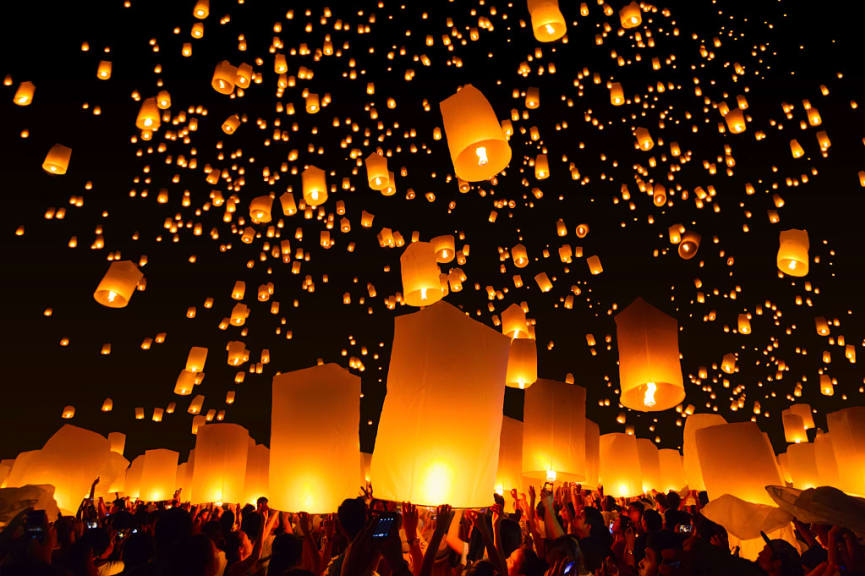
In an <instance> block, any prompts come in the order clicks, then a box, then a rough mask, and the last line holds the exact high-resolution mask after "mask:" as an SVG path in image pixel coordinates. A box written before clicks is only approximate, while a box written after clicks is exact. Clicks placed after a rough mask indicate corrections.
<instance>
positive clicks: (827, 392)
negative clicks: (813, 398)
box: [820, 374, 835, 396]
mask: <svg viewBox="0 0 865 576" xmlns="http://www.w3.org/2000/svg"><path fill="white" fill-rule="evenodd" d="M820 394H822V395H823V396H834V395H835V383H834V382H833V381H832V377H831V376H829V375H828V374H820Z"/></svg>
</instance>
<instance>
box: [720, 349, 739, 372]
mask: <svg viewBox="0 0 865 576" xmlns="http://www.w3.org/2000/svg"><path fill="white" fill-rule="evenodd" d="M721 370H722V371H723V372H724V373H725V374H732V373H733V372H735V371H736V355H735V354H733V353H732V352H730V353H728V354H724V357H723V358H721Z"/></svg>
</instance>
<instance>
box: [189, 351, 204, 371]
mask: <svg viewBox="0 0 865 576" xmlns="http://www.w3.org/2000/svg"><path fill="white" fill-rule="evenodd" d="M205 362H207V348H202V347H200V346H193V347H191V348H190V349H189V354H187V355H186V369H187V370H189V371H190V372H201V371H203V370H204V364H205Z"/></svg>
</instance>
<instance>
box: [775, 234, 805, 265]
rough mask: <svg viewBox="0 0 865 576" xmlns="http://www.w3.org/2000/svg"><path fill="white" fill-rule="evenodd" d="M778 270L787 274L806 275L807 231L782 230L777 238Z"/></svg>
mask: <svg viewBox="0 0 865 576" xmlns="http://www.w3.org/2000/svg"><path fill="white" fill-rule="evenodd" d="M778 243H779V245H778V258H777V261H778V270H780V271H781V272H783V273H784V274H787V275H788V276H796V277H802V276H807V275H808V248H809V241H808V231H807V230H798V229H796V228H791V229H790V230H782V231H781V234H780V236H779V238H778Z"/></svg>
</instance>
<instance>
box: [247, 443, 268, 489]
mask: <svg viewBox="0 0 865 576" xmlns="http://www.w3.org/2000/svg"><path fill="white" fill-rule="evenodd" d="M269 470H270V449H269V448H268V447H267V446H265V445H264V444H256V443H255V441H254V440H253V439H252V438H250V439H249V454H248V455H247V457H246V480H244V482H243V492H244V494H245V495H246V496H245V497H244V499H243V502H245V503H247V504H255V502H256V500H258V499H259V498H260V497H261V496H265V497H266V496H267V495H268V493H269V490H268V485H269V483H270V472H269Z"/></svg>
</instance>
